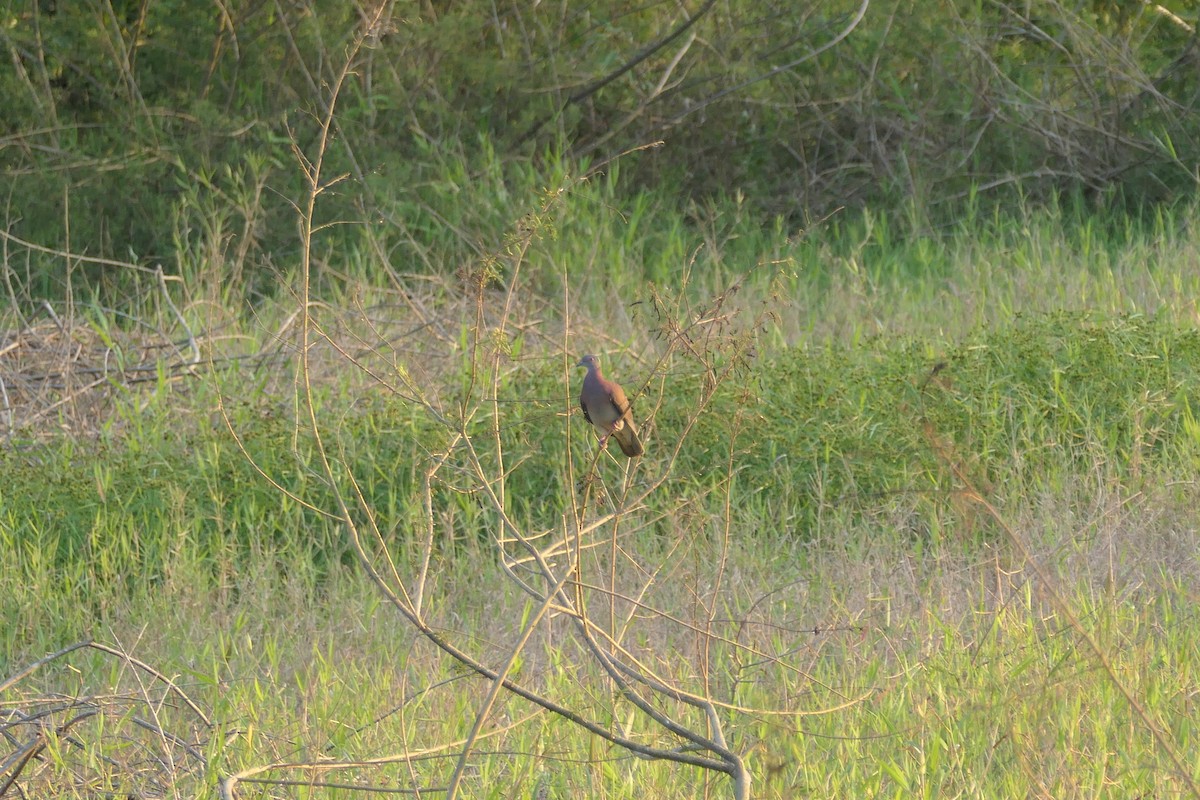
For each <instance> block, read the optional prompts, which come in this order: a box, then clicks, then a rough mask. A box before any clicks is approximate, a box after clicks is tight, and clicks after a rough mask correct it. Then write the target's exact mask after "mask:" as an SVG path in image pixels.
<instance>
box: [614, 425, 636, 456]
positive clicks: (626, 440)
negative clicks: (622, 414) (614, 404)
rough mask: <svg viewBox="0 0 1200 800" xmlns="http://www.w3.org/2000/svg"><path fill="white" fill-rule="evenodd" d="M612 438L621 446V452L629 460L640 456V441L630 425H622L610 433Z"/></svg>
mask: <svg viewBox="0 0 1200 800" xmlns="http://www.w3.org/2000/svg"><path fill="white" fill-rule="evenodd" d="M612 435H613V438H615V439H616V440H617V444H619V445H621V452H622V453H624V454H625V455H626V456H628V457H629V458H634V457H635V456H640V455H641V454H642V453H643V452H644V451H643V450H642V440H641V439H639V438H638V435H637V431H636V430H634V429H633V426H632V425H629V424H625V425H622V426H621V427H620V428H618V429H617V430H615V431H613V433H612Z"/></svg>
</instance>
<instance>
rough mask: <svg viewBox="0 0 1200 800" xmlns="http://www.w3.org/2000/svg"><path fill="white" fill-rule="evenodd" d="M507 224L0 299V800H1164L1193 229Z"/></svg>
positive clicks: (1187, 689)
mask: <svg viewBox="0 0 1200 800" xmlns="http://www.w3.org/2000/svg"><path fill="white" fill-rule="evenodd" d="M473 177H474V180H475V183H474V192H475V193H476V194H477V195H478V196H480V197H493V196H496V192H497V191H498V187H497V186H496V185H494V184H492V183H489V181H488V177H487V175H486V174H484V175H476V176H473ZM497 180H499V179H497ZM535 185H537V184H535V183H534V178H533V177H532V176H530V177H529V179H528V181H527V186H528V187H529V191H528V192H527V193H526V194H525V195H523V196H525V197H528V198H531V199H530V200H529V202H528V203H527V204H525V206H522V205H521V204H520V202H515V201H512V200H511V199H510V200H509V202H510V203H512V205H510V206H509V207H507V208H508V210H507V212H506V213H505V214H499V215H498V216H499V217H500V218H502V219H507V220H508V223H507V224H506V225H499V224H493V223H489V224H488V225H485V224H482V223H481V222H480V220H479V219H477V218H467V216H466V215H468V214H473V213H484V212H476V211H475V208H476V206H474V205H471V206H468V205H466V204H463V205H462V206H461V208H460V213H461V214H462V216H460V217H457V218H451V217H450V216H449V212H448V211H447V212H445V213H441V214H440V216H441V217H442V218H443V219H447V221H448V223H449V224H448V225H447V230H453V231H462V230H471V231H481V230H488V229H489V225H491V226H492V227H491V228H490V229H491V230H492V231H493V233H494V236H493V238H490V239H486V240H484V241H485V242H487V243H486V244H478V243H476V242H468V241H467V239H465V238H462V237H460V238H458V239H457V240H456V241H454V242H447V243H446V246H445V248H441V249H439V248H430V249H428V250H424V251H421V252H418V251H417V250H416V249H415V248H414V250H413V251H411V252H406V253H381V252H379V251H378V250H377V249H373V247H372V242H371V235H370V231H369V230H364V231H363V232H362V244H361V247H359V248H357V249H351V250H338V251H336V252H334V251H325V250H322V249H321V247H320V240H319V238H318V239H317V240H316V241H315V243H314V248H313V254H314V266H313V269H312V272H311V273H310V277H311V280H309V281H308V282H307V284H306V283H305V281H304V280H303V277H304V275H303V273H302V272H301V271H299V270H296V271H294V272H285V273H283V274H281V275H280V276H279V282H278V284H277V285H276V286H275V287H273V288H265V287H263V286H251V285H245V284H238V283H232V282H229V281H223V280H222V278H221V273H220V272H219V270H216V271H214V267H213V264H212V262H211V261H210V260H206V259H207V258H208V256H206V254H205V253H206V251H205V250H204V249H203V248H199V247H193V248H190V249H189V248H184V249H182V250H181V252H180V254H179V259H180V275H181V278H180V279H179V280H162V281H159V280H156V279H155V278H154V276H149V277H146V278H145V279H144V280H143V281H142V282H141V283H139V284H138V287H139V291H137V292H133V293H131V294H129V295H128V296H127V297H126V298H125V302H124V303H123V305H122V306H121V307H120V308H115V307H114V304H112V303H109V302H107V301H105V300H103V299H101V298H100V295H97V299H96V300H95V301H94V302H91V303H88V302H86V301H85V300H78V301H76V302H74V303H70V304H63V306H61V307H53V306H50V305H47V306H44V307H43V306H41V305H39V304H38V303H36V302H34V299H33V298H32V297H28V296H20V292H19V290H12V289H11V282H10V291H13V292H14V294H13V300H14V302H13V304H12V305H13V310H12V312H11V314H10V316H9V318H7V319H6V320H5V329H6V330H7V331H8V332H9V334H8V338H6V340H5V343H4V347H5V355H4V358H5V359H6V361H7V363H8V364H9V365H10V366H9V367H6V368H5V388H6V392H7V395H6V399H5V405H6V408H7V409H8V410H7V412H6V413H7V416H6V422H7V442H6V445H5V447H4V448H3V450H0V470H2V471H3V475H4V484H5V485H4V487H3V491H2V492H0V553H4V554H5V556H4V558H3V559H0V587H2V591H0V610H2V613H3V619H4V620H5V621H6V624H5V625H4V626H3V627H0V638H2V645H0V680H3V683H0V708H3V713H4V716H3V718H2V719H0V727H2V728H3V730H4V731H5V734H6V737H7V738H6V743H5V744H4V745H3V748H4V749H3V751H2V752H0V794H3V793H4V789H8V790H9V791H12V792H14V795H13V796H17V795H16V794H15V793H16V792H17V791H18V790H19V791H21V792H24V794H25V796H30V797H37V796H49V795H51V794H53V795H56V796H64V797H95V796H100V795H108V794H118V795H129V796H144V797H159V796H166V797H193V796H214V795H216V794H217V793H218V791H227V792H230V793H232V792H236V796H237V797H243V798H251V797H264V798H266V797H366V796H376V794H375V793H382V792H409V793H413V794H419V795H420V796H428V795H429V794H436V793H439V791H440V792H441V793H445V792H446V791H447V787H450V786H454V787H456V791H457V793H458V794H459V796H465V797H531V798H553V797H564V798H565V797H580V796H588V797H603V798H635V797H636V798H641V797H669V798H692V797H697V798H698V797H724V796H733V793H734V791H735V781H734V780H733V779H732V778H731V777H730V774H726V772H727V771H728V770H725V767H729V765H730V764H732V763H734V762H733V761H729V760H728V759H725V760H722V758H721V757H717V756H716V755H714V753H717V751H716V750H711V749H710V750H708V751H706V750H704V749H703V748H702V747H701V746H700V745H698V744H697V741H699V740H704V741H709V742H715V743H717V744H718V745H720V749H721V751H722V752H728V753H731V754H732V755H733V756H734V757H736V758H735V761H736V762H737V763H744V765H745V767H746V770H747V771H746V777H745V778H744V782H746V783H747V785H746V786H743V788H744V789H746V791H747V793H748V795H749V796H754V797H778V798H793V797H804V796H815V797H822V796H825V797H864V796H869V797H876V796H888V797H890V796H898V797H899V796H903V797H909V796H913V795H917V796H922V797H996V798H1009V797H1021V796H1028V797H1033V796H1036V797H1055V798H1063V797H1114V798H1117V797H1136V796H1142V797H1177V796H1194V795H1196V794H1197V783H1198V782H1200V762H1197V761H1196V760H1195V758H1194V756H1193V755H1192V754H1193V753H1194V752H1195V751H1196V748H1197V738H1198V736H1200V728H1198V725H1197V722H1196V719H1197V714H1196V710H1197V703H1198V702H1200V694H1198V690H1197V686H1198V685H1200V658H1198V657H1197V653H1200V624H1197V623H1198V622H1200V620H1197V607H1198V606H1197V593H1198V592H1200V559H1198V557H1197V552H1198V547H1197V545H1198V544H1200V542H1198V540H1197V530H1198V527H1200V525H1198V524H1200V511H1198V510H1197V509H1198V508H1200V504H1198V503H1197V500H1198V495H1200V493H1198V492H1197V485H1196V480H1195V472H1196V466H1197V464H1198V463H1200V425H1197V421H1196V419H1195V416H1194V414H1195V408H1194V398H1195V397H1196V393H1195V387H1196V386H1197V383H1198V380H1200V334H1198V333H1197V330H1196V321H1197V309H1196V306H1195V300H1194V298H1196V297H1197V296H1200V269H1196V265H1197V263H1200V234H1197V233H1196V232H1195V231H1194V230H1192V228H1191V225H1190V209H1185V208H1180V209H1176V210H1166V211H1163V212H1161V213H1160V214H1159V215H1158V216H1156V217H1149V218H1143V219H1139V220H1133V219H1129V218H1126V217H1120V216H1109V215H1105V214H1100V213H1097V212H1095V211H1091V210H1087V209H1083V208H1075V207H1071V208H1066V207H1064V208H1061V209H1041V210H1034V209H1025V210H1020V211H1019V212H1016V213H1014V214H1012V215H1011V216H1007V217H1004V218H1000V217H990V218H983V217H980V216H976V215H972V214H970V213H967V214H965V215H964V216H963V220H962V222H961V223H959V224H958V225H956V226H954V227H952V228H939V227H936V226H934V225H931V224H926V223H923V222H922V221H921V220H919V219H915V218H914V219H892V218H885V217H882V216H870V215H864V214H850V213H847V214H845V215H844V216H839V217H835V218H832V219H830V220H826V221H823V222H822V223H820V224H814V225H813V227H812V229H811V230H803V231H802V230H790V229H786V228H785V227H784V226H782V225H779V226H775V227H774V228H770V227H768V228H763V227H762V226H761V225H760V224H759V223H758V222H757V221H756V220H754V219H752V218H751V217H749V216H748V215H745V214H743V212H742V210H741V206H740V204H739V203H738V202H737V199H736V198H731V199H730V200H729V201H728V202H725V203H723V204H713V205H712V206H710V207H708V208H704V209H699V208H695V207H692V208H687V209H679V208H677V207H675V206H674V205H672V203H670V202H669V201H667V200H664V199H661V198H654V197H651V196H642V197H641V198H640V199H637V200H635V201H632V202H629V203H625V204H624V205H619V201H618V200H617V199H616V195H615V194H614V192H613V188H612V185H611V184H609V183H607V182H606V181H605V180H603V179H597V180H595V181H592V182H585V183H570V182H568V183H564V184H563V186H564V188H563V190H562V191H552V192H547V193H546V194H544V195H540V196H539V195H537V194H535V193H534V192H533V190H532V187H533V186H535ZM434 188H435V189H436V187H434ZM431 191H432V190H431ZM442 200H445V198H442ZM435 201H436V198H433V199H430V201H429V202H430V206H429V208H433V207H434V204H435ZM445 202H449V201H448V200H445ZM497 202H499V201H497ZM480 207H489V208H490V207H491V206H488V205H487V204H481V205H480ZM426 210H428V208H427V209H426ZM416 213H417V212H416V211H414V215H415V214H416ZM487 213H490V214H493V215H495V214H496V212H495V211H494V210H493V211H489V212H487ZM472 249H476V250H478V253H476V254H474V255H471V254H470V251H471V250H472ZM446 253H455V254H457V255H455V256H454V257H451V256H447V255H445V254H446ZM210 255H211V254H210ZM418 257H419V258H418ZM418 260H420V261H421V262H422V263H421V264H418V263H417V261H418ZM426 267H432V268H430V269H426ZM8 269H9V270H10V273H12V274H16V266H15V265H8ZM306 288H307V289H308V290H309V291H311V297H310V299H311V301H312V302H311V303H310V304H309V305H307V306H305V305H304V304H303V302H302V298H303V297H304V296H305V295H304V292H305V290H306ZM305 308H308V309H309V311H308V313H307V314H305V313H304V309H305ZM18 332H19V335H18ZM585 352H598V353H600V354H602V357H603V359H604V364H605V366H606V368H607V371H608V373H609V374H610V376H611V377H614V378H617V379H619V380H620V381H621V382H622V383H623V384H624V385H625V387H626V389H627V390H629V391H630V393H631V395H632V394H634V393H636V400H635V409H636V413H637V416H638V418H639V420H641V421H642V424H643V426H644V428H645V430H646V434H647V435H646V440H647V455H646V456H645V457H644V458H643V459H640V460H639V461H636V462H632V463H626V462H625V461H624V460H623V459H620V458H619V457H618V458H616V459H614V458H613V457H612V456H611V455H609V454H599V455H597V453H596V450H595V443H594V438H593V437H592V436H591V434H590V432H589V431H588V430H587V427H586V426H585V425H584V423H583V422H582V420H581V418H580V417H579V415H578V414H572V413H569V412H570V411H571V410H573V407H574V399H573V398H574V396H575V395H576V393H577V391H578V384H579V380H580V374H579V371H578V370H576V369H574V368H573V367H572V365H573V363H574V361H575V360H576V359H577V358H578V356H579V355H580V354H582V353H585ZM593 523H599V524H596V525H595V526H594V527H593ZM372 574H373V575H374V576H375V577H374V580H373V579H372V577H371V576H372ZM389 593H390V595H389ZM406 615H407V616H406ZM77 643H87V644H83V646H80V647H77V648H76V649H70V650H68V651H67V652H59V651H62V650H63V649H64V648H71V647H72V646H73V645H75V644H77ZM450 651H455V652H458V653H460V654H461V655H462V657H461V658H454V657H451V656H450V655H448V653H449V652H450ZM52 653H58V655H56V656H54V657H53V658H49V659H47V660H45V661H41V660H40V659H42V658H43V657H45V656H47V654H52ZM472 665H474V666H472ZM481 673H484V674H481ZM497 673H500V674H502V675H503V676H505V677H506V678H507V679H508V680H509V681H510V682H511V684H512V686H516V687H519V688H520V689H521V690H522V691H525V692H527V693H530V694H533V695H536V696H537V698H540V700H543V701H545V702H543V703H540V704H539V702H537V701H531V700H530V699H528V698H527V697H526V698H523V697H521V696H518V695H517V694H514V693H513V692H512V691H510V690H509V689H503V688H499V684H498V683H497V682H496V681H495V680H491V679H488V678H487V677H485V674H492V675H495V674H497ZM5 676H8V677H7V680H4V677H5ZM498 688H499V690H498V691H494V690H496V689H498ZM556 709H558V710H565V711H567V712H569V714H563V713H559V712H558V711H556ZM581 721H582V722H583V723H586V724H588V725H591V726H592V730H590V731H589V730H588V729H586V728H585V727H583V726H582V725H581V724H579V723H580V722H581ZM637 748H644V749H645V751H644V752H643V753H642V755H641V756H638V755H635V753H634V750H636V749H637ZM647 754H649V755H650V756H652V757H647ZM701 757H705V758H709V759H710V760H711V761H712V762H713V763H707V762H706V763H698V762H697V763H680V759H684V761H685V762H686V759H687V758H693V759H694V760H698V759H700V758H701ZM231 776H235V777H236V778H237V781H236V786H234V785H233V782H231V781H230V778H231Z"/></svg>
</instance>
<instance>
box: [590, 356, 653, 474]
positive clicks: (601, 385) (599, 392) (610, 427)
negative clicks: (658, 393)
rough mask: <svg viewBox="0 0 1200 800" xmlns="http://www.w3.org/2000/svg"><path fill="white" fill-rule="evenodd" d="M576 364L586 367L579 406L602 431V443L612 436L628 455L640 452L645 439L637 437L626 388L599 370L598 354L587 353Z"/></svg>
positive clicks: (637, 454)
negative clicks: (606, 377)
mask: <svg viewBox="0 0 1200 800" xmlns="http://www.w3.org/2000/svg"><path fill="white" fill-rule="evenodd" d="M575 366H577V367H587V375H585V376H583V389H581V390H580V392H579V407H580V408H582V409H583V417H584V419H586V420H587V421H588V422H590V423H592V426H593V427H595V429H596V432H597V433H599V434H600V446H601V447H603V446H604V444H605V443H607V442H608V437H609V436H613V437H614V438H616V440H617V444H619V445H621V452H622V453H624V454H625V455H626V456H628V457H629V458H633V457H634V456H640V455H641V454H642V441H641V440H640V439H638V432H637V426H636V425H634V424H633V412H632V410H631V409H630V406H629V400H627V399H626V398H625V390H624V389H622V388H621V387H620V386H618V385H617V384H615V383H613V382H612V381H610V380H606V379H605V377H604V376H603V375H601V374H600V362H599V360H598V359H597V358H596V357H595V356H584V357H583V358H581V359H579V363H578V364H576V365H575Z"/></svg>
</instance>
